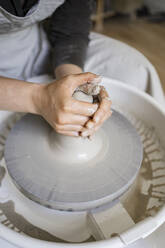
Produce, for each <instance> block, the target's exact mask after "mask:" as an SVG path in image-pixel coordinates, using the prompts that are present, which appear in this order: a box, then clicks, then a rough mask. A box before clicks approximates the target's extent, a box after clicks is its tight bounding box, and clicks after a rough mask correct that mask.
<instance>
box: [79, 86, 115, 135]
mask: <svg viewBox="0 0 165 248" xmlns="http://www.w3.org/2000/svg"><path fill="white" fill-rule="evenodd" d="M99 101H100V102H99V106H98V109H97V111H96V112H95V114H94V115H93V117H92V119H90V120H89V121H88V122H87V123H86V125H85V126H86V127H87V128H88V130H84V131H83V132H82V133H81V136H83V137H87V136H92V135H93V134H94V132H96V131H97V130H98V129H99V128H100V127H101V126H102V124H103V123H104V121H106V120H107V119H108V118H109V117H110V116H111V114H112V111H111V104H112V102H111V100H110V98H109V96H108V93H107V91H106V90H105V88H104V87H103V86H101V90H100V94H99Z"/></svg>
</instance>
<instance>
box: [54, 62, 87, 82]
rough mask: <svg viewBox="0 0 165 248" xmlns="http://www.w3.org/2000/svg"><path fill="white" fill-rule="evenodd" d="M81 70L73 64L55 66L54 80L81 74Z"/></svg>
mask: <svg viewBox="0 0 165 248" xmlns="http://www.w3.org/2000/svg"><path fill="white" fill-rule="evenodd" d="M82 72H83V71H82V69H81V68H80V67H79V66H77V65H73V64H62V65H59V66H57V68H56V69H55V70H54V73H55V76H56V79H61V78H62V77H65V76H68V75H70V74H79V73H82Z"/></svg>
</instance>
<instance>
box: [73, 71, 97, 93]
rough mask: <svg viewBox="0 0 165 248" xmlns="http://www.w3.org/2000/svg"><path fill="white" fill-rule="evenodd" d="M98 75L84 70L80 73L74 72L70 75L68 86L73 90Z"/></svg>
mask: <svg viewBox="0 0 165 248" xmlns="http://www.w3.org/2000/svg"><path fill="white" fill-rule="evenodd" d="M98 77H99V76H98V75H96V74H94V73H91V72H85V73H80V74H74V75H71V76H70V80H71V82H70V87H71V89H72V90H73V91H74V90H75V89H76V88H77V87H78V86H80V85H82V84H85V83H87V82H91V81H92V80H94V79H95V78H98Z"/></svg>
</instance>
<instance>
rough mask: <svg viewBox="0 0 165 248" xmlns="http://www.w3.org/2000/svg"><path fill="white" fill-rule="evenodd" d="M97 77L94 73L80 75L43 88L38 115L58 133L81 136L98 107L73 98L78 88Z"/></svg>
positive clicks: (39, 98)
mask: <svg viewBox="0 0 165 248" xmlns="http://www.w3.org/2000/svg"><path fill="white" fill-rule="evenodd" d="M96 77H98V76H97V75H95V74H93V73H89V72H88V73H80V74H75V75H69V76H66V77H64V78H61V79H60V80H57V81H55V82H53V83H50V84H48V85H43V86H41V87H42V88H41V89H42V90H41V91H40V92H39V94H38V97H37V101H36V105H37V109H38V111H37V112H38V114H40V115H41V116H43V117H44V118H45V120H47V121H48V123H49V124H50V125H51V126H52V127H53V128H54V129H55V130H56V131H57V132H58V133H60V134H64V135H69V136H79V133H80V132H81V131H84V130H85V129H84V125H85V124H86V123H87V121H88V120H89V118H90V117H91V116H93V114H94V113H95V111H96V110H97V108H98V105H97V104H92V103H87V102H82V101H78V100H75V99H74V98H73V97H72V96H73V93H74V91H75V89H76V88H77V87H78V86H80V85H82V84H85V83H87V82H91V81H92V80H93V79H94V78H96ZM98 116H99V115H98Z"/></svg>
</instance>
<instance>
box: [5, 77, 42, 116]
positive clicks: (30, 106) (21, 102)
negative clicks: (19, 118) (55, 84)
mask: <svg viewBox="0 0 165 248" xmlns="http://www.w3.org/2000/svg"><path fill="white" fill-rule="evenodd" d="M41 87H42V86H40V85H38V84H33V83H28V82H25V81H20V80H16V79H11V78H5V77H1V76H0V110H8V111H16V112H25V113H37V108H36V105H35V100H36V98H37V97H39V92H40V88H41Z"/></svg>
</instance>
